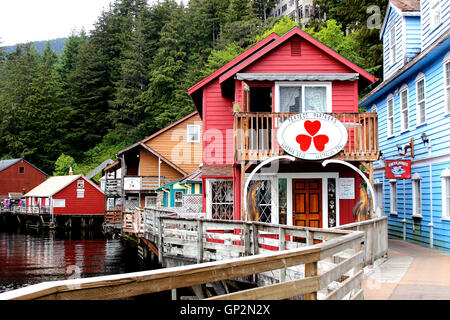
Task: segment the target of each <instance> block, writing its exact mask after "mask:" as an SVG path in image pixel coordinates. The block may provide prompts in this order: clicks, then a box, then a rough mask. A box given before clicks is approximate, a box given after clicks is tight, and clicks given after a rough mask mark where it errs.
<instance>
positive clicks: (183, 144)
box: [145, 114, 203, 174]
mask: <svg viewBox="0 0 450 320" xmlns="http://www.w3.org/2000/svg"><path fill="white" fill-rule="evenodd" d="M188 125H198V126H200V139H201V137H202V134H203V132H202V127H203V124H202V120H201V119H200V116H199V115H198V114H196V115H194V116H192V117H190V118H189V119H186V120H185V121H183V122H181V123H180V124H178V125H176V126H174V127H173V128H170V129H169V130H167V131H165V132H163V133H161V134H160V135H158V136H156V137H154V138H152V139H150V140H149V141H147V142H146V143H145V144H146V145H148V146H149V147H151V148H153V149H154V150H156V151H157V152H158V153H159V154H161V155H162V156H163V157H165V158H166V159H168V160H169V161H171V162H172V163H174V164H175V165H177V166H178V167H180V168H181V169H182V170H184V171H186V172H187V173H188V174H189V173H192V172H194V171H195V170H197V169H198V166H199V165H200V163H202V143H201V140H200V142H187V140H186V136H187V126H188Z"/></svg>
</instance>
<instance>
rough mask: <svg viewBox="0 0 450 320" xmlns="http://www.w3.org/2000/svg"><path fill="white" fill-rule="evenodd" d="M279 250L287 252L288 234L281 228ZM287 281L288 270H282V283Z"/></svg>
mask: <svg viewBox="0 0 450 320" xmlns="http://www.w3.org/2000/svg"><path fill="white" fill-rule="evenodd" d="M278 250H279V251H283V250H286V232H285V230H284V228H282V227H281V226H280V230H279V232H278ZM285 281H286V268H282V269H280V282H285Z"/></svg>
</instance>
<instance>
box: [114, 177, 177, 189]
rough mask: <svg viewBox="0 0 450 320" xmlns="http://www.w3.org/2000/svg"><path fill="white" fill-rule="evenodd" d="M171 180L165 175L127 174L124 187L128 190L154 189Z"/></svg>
mask: <svg viewBox="0 0 450 320" xmlns="http://www.w3.org/2000/svg"><path fill="white" fill-rule="evenodd" d="M170 182H171V181H170V180H168V179H167V178H166V177H165V176H160V177H158V176H126V177H124V183H123V189H124V190H125V191H126V192H127V191H153V190H155V189H157V188H159V187H162V186H164V185H166V184H168V183H170Z"/></svg>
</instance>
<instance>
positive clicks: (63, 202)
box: [53, 199, 66, 208]
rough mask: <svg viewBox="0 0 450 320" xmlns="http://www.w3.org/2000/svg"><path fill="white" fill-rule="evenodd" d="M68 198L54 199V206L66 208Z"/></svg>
mask: <svg viewBox="0 0 450 320" xmlns="http://www.w3.org/2000/svg"><path fill="white" fill-rule="evenodd" d="M65 207H66V199H53V208H65Z"/></svg>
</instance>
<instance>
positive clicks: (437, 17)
mask: <svg viewBox="0 0 450 320" xmlns="http://www.w3.org/2000/svg"><path fill="white" fill-rule="evenodd" d="M440 24H441V1H440V0H431V1H430V29H431V30H434V29H436V28H437V27H438V26H439V25H440Z"/></svg>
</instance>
